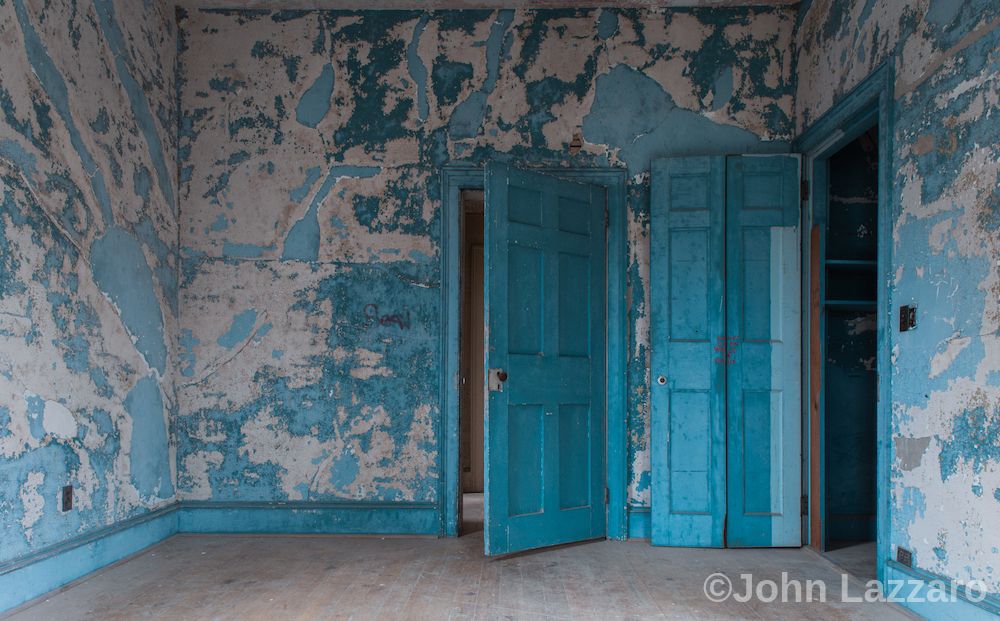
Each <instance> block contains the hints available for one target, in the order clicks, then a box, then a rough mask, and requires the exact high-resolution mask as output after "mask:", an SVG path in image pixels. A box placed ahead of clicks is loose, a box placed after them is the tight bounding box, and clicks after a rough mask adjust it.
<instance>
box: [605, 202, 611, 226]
mask: <svg viewBox="0 0 1000 621" xmlns="http://www.w3.org/2000/svg"><path fill="white" fill-rule="evenodd" d="M604 228H606V229H608V228H611V214H610V212H608V207H607V205H605V207H604Z"/></svg>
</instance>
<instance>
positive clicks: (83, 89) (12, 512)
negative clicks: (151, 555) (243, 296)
mask: <svg viewBox="0 0 1000 621" xmlns="http://www.w3.org/2000/svg"><path fill="white" fill-rule="evenodd" d="M159 6H160V5H159V4H156V3H136V2H128V1H125V0H119V1H112V0H99V1H96V2H90V1H79V2H77V1H67V2H53V3H48V2H45V3H43V2H35V1H32V0H7V1H4V2H0V40H2V41H3V54H2V55H0V524H3V525H4V527H3V528H2V529H0V563H2V562H5V561H9V560H12V559H16V558H19V557H22V556H25V555H27V554H31V553H32V552H35V551H38V550H40V549H42V548H45V547H47V546H50V545H54V544H57V543H60V542H63V541H66V540H68V539H71V538H73V537H75V536H77V535H84V534H86V533H89V532H92V531H95V530H97V529H100V528H103V527H106V526H109V525H113V524H116V523H118V522H121V521H123V520H126V519H128V518H131V517H135V516H138V515H142V514H144V513H146V512H148V511H150V510H152V509H155V508H156V507H159V506H161V505H164V504H169V503H170V502H172V501H173V500H174V499H175V494H174V474H173V472H174V470H175V468H174V465H173V464H174V460H173V456H172V450H171V449H170V443H169V441H168V438H169V426H168V424H169V419H170V413H172V412H175V411H176V408H177V399H176V396H175V394H174V382H173V369H174V368H175V367H176V366H177V364H176V362H175V361H174V355H173V350H174V342H175V340H176V339H175V337H174V335H175V332H176V327H177V314H178V313H177V310H178V307H177V302H178V298H177V293H178V283H177V269H178V267H179V262H178V253H177V235H178V229H177V209H176V199H175V197H176V193H177V191H176V161H177V159H176V116H177V115H176V105H175V102H176V91H175V85H174V77H173V76H174V61H175V58H176V28H175V21H174V16H173V14H172V13H169V12H165V11H162V10H161V9H160V8H159ZM64 485H73V486H74V488H75V498H74V506H73V509H72V510H71V511H68V512H62V511H61V506H60V491H61V488H62V486H64ZM8 599H9V598H8Z"/></svg>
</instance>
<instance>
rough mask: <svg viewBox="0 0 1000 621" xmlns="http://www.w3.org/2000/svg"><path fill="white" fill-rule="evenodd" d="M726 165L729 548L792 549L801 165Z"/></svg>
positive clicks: (736, 161)
mask: <svg viewBox="0 0 1000 621" xmlns="http://www.w3.org/2000/svg"><path fill="white" fill-rule="evenodd" d="M726 164H727V165H726V264H727V266H728V270H727V272H726V305H727V312H726V317H727V320H726V323H727V331H726V334H727V335H728V337H729V338H728V342H729V345H730V352H729V356H728V359H729V364H728V366H727V371H728V377H727V382H726V384H727V421H728V423H727V425H728V464H729V465H728V468H729V477H728V481H729V483H728V484H729V493H728V522H727V529H726V545H728V546H729V547H749V546H754V547H756V546H799V545H801V519H800V516H799V513H800V506H799V496H800V494H801V485H800V479H801V436H800V425H801V419H800V406H801V404H800V392H799V383H800V378H801V368H800V365H799V360H800V342H799V335H800V327H801V323H800V288H799V287H800V279H799V256H800V253H799V228H798V223H799V187H798V185H799V184H798V179H799V177H798V174H799V173H798V171H799V160H798V158H796V157H794V156H768V157H748V156H732V157H729V158H727V163H726Z"/></svg>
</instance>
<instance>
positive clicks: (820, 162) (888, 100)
mask: <svg viewBox="0 0 1000 621" xmlns="http://www.w3.org/2000/svg"><path fill="white" fill-rule="evenodd" d="M894 62H895V59H894V58H890V59H888V60H887V61H886V62H885V63H884V64H882V65H880V66H879V67H877V68H876V69H875V70H874V71H872V73H871V74H870V75H869V76H868V77H867V78H865V79H864V80H863V81H862V82H861V83H860V84H858V85H857V86H856V87H854V88H853V89H852V90H851V91H850V92H848V93H847V94H846V95H844V96H843V97H842V98H841V99H840V101H838V102H837V103H835V104H834V105H833V106H832V107H831V108H830V109H829V110H828V111H827V112H826V114H824V115H823V116H822V117H820V118H819V119H817V120H816V121H815V122H814V123H813V124H812V125H811V126H809V127H808V128H807V129H806V130H805V131H803V132H802V134H801V135H800V136H799V137H798V138H796V139H795V140H794V141H793V143H792V146H793V149H795V150H797V151H801V152H803V153H804V154H805V155H806V162H807V168H808V169H809V173H810V174H809V178H810V179H812V180H814V181H815V179H816V176H817V175H816V174H815V173H816V171H817V170H819V171H820V174H819V177H820V179H822V180H824V182H823V183H815V182H814V183H812V184H811V185H812V188H811V196H810V199H811V201H810V202H811V208H812V209H814V208H815V207H816V206H817V205H820V206H822V208H823V209H824V214H822V215H825V205H826V202H825V200H826V199H825V196H821V194H822V193H823V192H824V191H825V188H826V183H825V178H826V177H825V175H824V172H823V171H825V170H826V166H827V162H828V160H829V157H830V156H831V155H833V154H834V153H836V152H837V151H838V150H839V149H840V148H841V147H843V146H844V145H845V144H847V143H849V142H850V141H851V140H854V139H855V138H857V137H858V136H859V135H860V134H861V133H863V132H864V131H866V130H867V129H868V128H870V127H871V126H872V125H873V124H875V123H876V122H877V123H878V127H879V129H878V134H879V137H878V141H879V144H878V149H879V161H878V166H879V180H878V267H877V273H878V275H879V282H878V292H877V298H878V303H877V308H876V312H877V314H878V318H879V321H878V352H877V354H876V355H877V362H876V364H877V366H878V369H879V388H878V407H877V421H876V428H877V429H876V442H877V458H876V459H877V473H878V474H877V477H878V480H877V482H876V522H877V526H876V554H877V556H876V567H877V573H878V577H879V579H880V580H884V579H885V576H886V561H887V560H888V559H889V555H890V552H891V545H890V541H889V539H890V536H891V520H890V515H891V514H890V511H891V506H890V502H891V496H890V464H891V450H892V435H891V404H892V386H891V374H889V373H888V369H889V368H890V365H889V362H890V355H891V347H892V345H891V330H892V326H893V323H892V313H891V309H892V299H891V295H892V292H891V289H890V287H889V284H890V283H891V282H892V279H893V275H892V222H893V221H894V220H893V214H895V212H896V210H895V209H894V197H893V193H892V174H893V170H894V168H893V147H892V136H893V113H892V111H893V104H894V100H893V81H894V74H893V69H892V67H893V65H894ZM812 209H810V210H809V214H810V218H811V217H812V216H813V215H814V214H813V211H812ZM811 224H812V223H811V221H810V223H809V225H810V226H811ZM806 230H808V229H806ZM821 277H822V276H821ZM808 278H809V274H808V270H803V283H804V284H803V289H804V290H805V291H808V290H809V281H808ZM804 342H805V345H804V346H805V347H808V339H804ZM806 355H807V356H808V351H806ZM806 359H808V358H806ZM803 386H805V387H806V390H807V391H808V390H809V385H808V377H807V378H806V381H805V382H804V383H803ZM811 398H812V396H811V395H809V394H806V395H805V396H804V399H803V402H804V403H809V400H810V399H811ZM822 416H823V411H822V405H821V406H820V417H821V418H820V420H821V421H822ZM807 446H808V445H807ZM820 446H822V444H821V445H820ZM810 458H812V456H810ZM820 468H821V473H820V480H823V477H824V476H825V472H824V471H823V470H822V468H823V456H822V455H821V456H820ZM815 492H816V490H810V494H812V493H815ZM820 493H821V494H822V491H820ZM821 499H822V496H821ZM821 503H822V500H821ZM821 506H822V504H821ZM813 545H815V543H814V544H813Z"/></svg>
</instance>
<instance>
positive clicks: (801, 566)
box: [10, 528, 912, 621]
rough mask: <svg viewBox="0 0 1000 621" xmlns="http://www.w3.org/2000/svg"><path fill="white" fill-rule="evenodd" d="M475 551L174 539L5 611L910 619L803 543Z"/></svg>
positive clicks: (351, 542) (100, 615) (398, 543)
mask: <svg viewBox="0 0 1000 621" xmlns="http://www.w3.org/2000/svg"><path fill="white" fill-rule="evenodd" d="M469 530H474V529H471V528H470V529H469ZM482 545H483V542H482V533H481V531H476V532H472V533H470V534H467V535H465V536H463V537H461V538H459V539H417V538H412V539H411V538H378V537H335V536H328V537H284V536H282V537H260V536H216V535H211V536H195V535H179V536H176V537H173V538H171V539H169V540H167V541H165V542H164V543H162V544H160V545H159V546H157V547H155V548H152V549H150V550H148V551H146V552H145V553H143V554H141V555H139V556H137V557H135V558H133V559H131V560H129V561H127V562H125V563H122V564H119V565H117V566H114V567H112V568H110V569H108V570H105V571H103V572H99V573H97V574H94V575H92V576H90V577H89V578H87V579H85V580H83V581H81V582H79V583H77V584H75V585H73V586H71V587H69V588H67V589H65V590H63V591H61V592H58V593H56V594H54V595H52V596H50V597H49V598H47V599H43V600H40V601H37V602H35V603H33V604H31V605H29V606H28V607H25V608H22V609H20V610H18V611H16V612H15V613H14V614H13V615H12V616H11V617H10V619H14V620H16V621H29V620H46V621H48V620H52V619H59V620H61V621H68V620H72V619H101V620H105V621H111V620H116V619H171V620H184V619H241V620H249V619H555V618H559V619H685V620H692V619H713V620H714V619H765V618H766V619H816V620H820V619H822V620H823V621H836V620H839V619H871V620H878V621H891V620H893V619H909V618H912V617H910V616H909V615H906V614H905V613H903V612H902V610H901V609H900V608H897V607H894V606H888V605H865V606H862V605H860V604H849V603H841V602H840V601H839V600H840V596H839V594H840V576H839V574H838V573H837V570H836V569H835V568H834V567H833V565H832V564H830V563H828V562H827V561H825V560H823V559H822V558H820V557H818V556H817V555H815V554H812V553H810V552H807V551H804V550H797V549H793V550H694V549H678V548H654V547H651V546H650V545H648V544H647V543H645V542H630V543H620V542H608V541H597V542H592V543H586V544H579V545H574V546H564V547H561V548H556V549H550V550H546V551H542V552H536V553H532V554H521V555H517V556H513V557H508V558H505V559H501V560H487V559H485V558H483V554H482ZM719 571H721V572H725V573H726V574H728V575H729V576H731V577H732V578H733V579H734V582H738V576H739V575H740V574H741V573H745V572H753V574H754V575H755V576H756V577H757V578H758V579H760V578H769V579H777V580H780V576H781V572H782V571H787V572H789V578H798V579H803V580H804V579H807V578H809V579H822V580H825V581H826V582H827V584H828V585H829V588H830V590H831V594H830V595H831V596H830V598H829V599H830V600H831V602H830V603H826V604H821V603H817V602H813V603H802V604H795V603H789V604H773V603H772V604H764V603H760V602H755V601H751V602H749V603H746V604H742V603H738V602H734V601H727V602H725V603H721V604H713V603H711V602H710V601H708V600H707V598H706V597H705V595H704V593H703V584H704V581H705V579H706V577H707V576H709V575H711V574H712V573H714V572H719ZM858 593H860V585H855V587H854V590H852V594H854V595H857V594H858Z"/></svg>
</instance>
